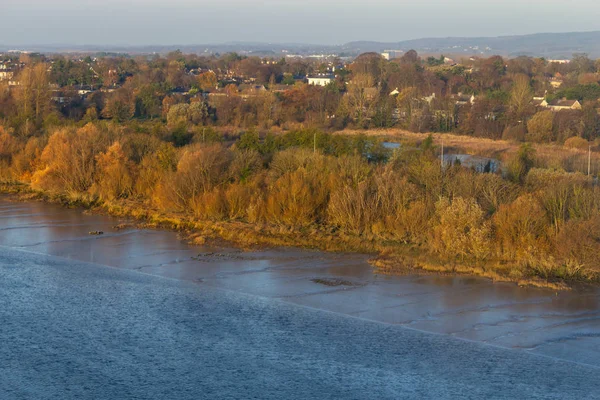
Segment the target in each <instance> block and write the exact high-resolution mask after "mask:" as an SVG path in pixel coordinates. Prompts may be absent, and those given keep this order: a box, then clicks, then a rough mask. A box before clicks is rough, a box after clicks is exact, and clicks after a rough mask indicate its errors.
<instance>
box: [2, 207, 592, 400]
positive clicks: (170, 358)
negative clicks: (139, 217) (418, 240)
mask: <svg viewBox="0 0 600 400" xmlns="http://www.w3.org/2000/svg"><path fill="white" fill-rule="evenodd" d="M126 222H127V221H122V220H117V219H115V218H110V217H106V216H98V215H85V214H84V213H82V211H81V210H77V209H64V208H62V207H60V206H56V205H49V204H44V203H39V202H25V203H20V202H10V201H5V200H1V199H0V246H1V247H0V273H1V274H2V279H0V282H1V283H0V300H1V304H2V305H1V310H0V326H1V327H2V328H1V329H2V330H1V331H0V340H2V343H3V344H2V347H1V351H0V361H2V365H1V366H0V370H1V371H2V377H0V394H2V393H3V391H4V393H5V394H7V393H8V394H10V396H9V397H8V398H82V397H86V396H87V397H89V398H147V397H154V398H199V396H200V394H201V393H204V394H205V397H207V398H214V397H215V396H216V397H227V396H230V397H231V398H252V397H255V398H290V397H294V396H293V395H294V394H296V395H297V396H296V397H299V398H319V397H321V398H330V397H340V398H367V397H372V398H399V397H402V396H409V397H425V398H430V397H438V398H440V397H442V398H443V397H461V398H467V397H472V398H489V397H498V398H534V397H539V398H569V397H570V398H600V390H599V389H598V388H597V381H598V378H600V291H599V290H597V289H590V290H586V291H569V292H561V293H556V292H554V291H550V290H547V289H531V288H519V287H517V286H515V285H513V284H493V283H491V282H490V281H488V280H485V279H477V278H468V277H442V276H426V277H424V276H415V277H411V276H408V277H389V276H377V275H375V274H374V273H373V272H372V269H371V267H370V266H369V264H368V263H367V258H368V257H367V256H365V255H353V254H330V253H322V252H313V251H304V250H296V249H275V250H261V251H254V252H243V251H241V250H239V249H235V248H223V247H214V246H210V245H207V246H200V247H197V246H194V247H191V246H188V245H187V244H186V243H185V242H183V241H182V240H180V239H179V238H178V237H177V234H176V233H173V232H166V231H158V230H143V229H137V228H135V225H127V224H125V225H124V226H123V225H122V224H123V223H126ZM118 225H121V226H118ZM92 231H99V232H103V234H102V235H90V234H89V233H90V232H92ZM109 267H116V268H109ZM140 272H142V273H144V274H140ZM152 275H156V276H152ZM164 278H175V279H164ZM298 306H301V307H298ZM320 310H322V311H320ZM323 311H328V313H325V312H323ZM382 323H383V324H382ZM407 328H410V329H407ZM428 332H430V333H436V334H441V335H432V334H430V333H428ZM63 349H64V351H63ZM169 371H170V372H169ZM169 374H170V376H169ZM103 382H104V383H108V384H104V385H102V383H103ZM168 382H171V383H168ZM173 382H177V385H173ZM53 385H54V386H53ZM102 386H104V387H106V388H107V389H106V390H107V391H106V392H105V393H102V389H101V387H102ZM67 387H68V388H69V390H70V392H69V395H67V396H64V392H63V393H62V394H63V396H61V388H63V389H64V388H67ZM168 388H170V390H171V392H170V393H172V394H173V395H167V393H169V392H167V390H168ZM160 390H164V391H165V392H164V393H163V395H164V396H161V395H160V393H161V392H160ZM119 391H121V392H119ZM203 391H204V392H203ZM117 393H122V394H124V395H123V396H118V395H116V394H117ZM239 393H244V395H243V396H240V395H239ZM246 393H247V394H248V395H246ZM236 394H238V395H236ZM319 394H321V395H319ZM19 396H21V397H19ZM0 397H1V396H0ZM200 397H202V396H200Z"/></svg>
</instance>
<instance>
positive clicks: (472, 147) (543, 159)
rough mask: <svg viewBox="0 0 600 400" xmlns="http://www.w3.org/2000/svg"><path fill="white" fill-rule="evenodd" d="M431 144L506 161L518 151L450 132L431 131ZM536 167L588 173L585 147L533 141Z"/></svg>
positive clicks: (400, 136) (597, 167)
mask: <svg viewBox="0 0 600 400" xmlns="http://www.w3.org/2000/svg"><path fill="white" fill-rule="evenodd" d="M335 134H339V135H358V134H364V135H367V136H375V137H380V138H382V139H385V140H390V141H398V142H402V143H409V144H412V145H418V144H420V143H421V142H422V141H423V140H424V139H425V138H426V137H427V136H428V135H429V134H428V133H414V132H409V131H405V130H402V129H392V128H390V129H371V130H350V129H346V130H343V131H338V132H335ZM431 135H432V137H433V141H434V144H435V145H436V146H440V145H441V144H442V141H443V143H444V148H445V149H446V151H447V152H455V153H465V154H472V155H477V156H482V157H492V158H497V159H499V160H500V161H506V160H508V159H509V158H510V157H511V156H513V155H514V154H515V153H517V151H518V150H519V147H520V143H515V142H511V141H507V140H493V139H485V138H477V137H472V136H464V135H453V134H449V133H431ZM533 147H534V148H535V150H536V158H537V163H538V164H539V165H538V166H539V167H545V168H553V169H561V168H562V169H564V170H566V171H568V172H577V171H578V172H583V173H586V172H587V162H588V149H582V148H569V147H565V146H562V145H558V144H534V145H533ZM599 150H600V149H598V147H597V146H593V147H592V160H591V161H592V174H594V175H598V173H600V152H599Z"/></svg>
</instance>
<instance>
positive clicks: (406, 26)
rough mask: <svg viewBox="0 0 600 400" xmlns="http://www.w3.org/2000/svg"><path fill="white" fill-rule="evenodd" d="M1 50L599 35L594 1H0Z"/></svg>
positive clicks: (599, 16) (599, 17)
mask: <svg viewBox="0 0 600 400" xmlns="http://www.w3.org/2000/svg"><path fill="white" fill-rule="evenodd" d="M0 16H1V17H0V44H4V45H28V44H75V45H93V44H100V45H105V44H109V45H110V44H112V45H140V44H204V43H223V42H229V41H261V42H302V43H315V44H342V43H345V42H349V41H353V40H377V41H400V40H405V39H414V38H422V37H440V36H441V37H445V36H498V35H511V34H523V33H536V32H568V31H590V30H600V23H599V22H598V21H600V2H599V0H577V1H575V0H491V1H490V0H415V1H403V0H361V1H358V0H345V1H339V0H321V1H317V0H262V1H254V0H212V1H206V0H162V1H158V0H0Z"/></svg>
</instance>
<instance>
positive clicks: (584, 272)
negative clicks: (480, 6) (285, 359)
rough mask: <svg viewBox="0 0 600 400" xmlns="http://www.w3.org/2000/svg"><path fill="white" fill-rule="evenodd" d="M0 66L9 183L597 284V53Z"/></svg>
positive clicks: (200, 224) (341, 245)
mask: <svg viewBox="0 0 600 400" xmlns="http://www.w3.org/2000/svg"><path fill="white" fill-rule="evenodd" d="M0 69H2V71H3V73H2V76H3V77H4V78H5V79H2V80H1V81H0V184H3V185H4V186H3V191H6V192H11V191H13V192H19V194H18V195H19V196H20V197H23V196H25V197H29V198H39V199H44V200H46V201H57V202H61V203H63V204H67V205H69V204H78V205H82V206H84V207H85V208H88V209H92V210H94V211H96V212H104V213H107V214H112V215H117V216H126V217H131V218H135V219H137V220H139V221H142V222H143V223H145V224H147V225H148V226H161V227H165V228H170V229H176V230H180V231H183V232H188V233H189V235H190V240H191V241H195V242H196V243H201V242H202V241H203V240H205V239H206V238H211V237H214V238H223V239H226V240H228V241H232V242H235V243H237V244H239V245H241V246H245V247H249V246H254V245H268V246H299V247H310V248H315V249H322V250H328V251H349V252H363V253H369V254H373V259H372V260H371V263H372V264H373V266H374V267H375V268H376V269H377V270H378V271H380V272H381V273H415V272H416V273H453V274H455V273H462V274H472V275H479V276H487V277H489V278H491V279H494V280H507V281H512V282H517V283H519V284H523V285H525V284H529V285H537V286H547V287H552V288H557V289H558V288H563V287H567V286H569V285H575V284H578V283H591V284H597V283H599V282H600V186H598V173H599V171H600V151H599V150H600V108H599V105H600V101H599V99H600V61H594V60H590V59H589V58H588V57H587V56H585V55H581V54H580V55H574V56H573V58H572V59H571V60H570V62H568V63H556V62H551V61H548V60H544V59H536V58H530V57H517V58H513V59H503V58H502V57H499V56H493V57H489V58H478V57H471V58H468V59H461V60H451V59H449V58H448V57H444V56H441V57H439V58H436V57H433V56H430V57H428V58H422V57H420V56H419V55H418V54H417V53H416V52H415V51H414V50H413V51H408V52H406V53H405V54H403V55H402V56H401V57H400V58H398V59H393V60H385V59H384V58H383V57H382V56H381V55H379V54H376V53H366V54H362V55H360V56H358V57H356V58H355V59H353V60H343V59H340V58H336V57H333V58H329V59H289V58H285V57H284V58H281V59H274V58H259V57H253V56H250V57H248V56H242V55H238V54H224V55H202V56H200V55H194V54H183V53H181V52H180V51H175V52H171V53H169V54H167V55H164V56H161V55H156V54H155V55H151V56H150V55H138V56H132V55H126V54H96V55H89V54H87V55H76V54H69V55H60V54H52V55H43V54H37V53H31V54H17V53H10V54H5V55H0ZM315 79H316V81H315ZM311 82H312V84H311ZM315 82H317V84H315ZM318 82H321V83H318ZM321 84H322V85H324V86H321ZM429 132H431V133H429ZM386 142H388V143H386ZM389 142H392V143H389ZM482 163H483V164H482Z"/></svg>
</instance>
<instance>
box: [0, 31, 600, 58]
mask: <svg viewBox="0 0 600 400" xmlns="http://www.w3.org/2000/svg"><path fill="white" fill-rule="evenodd" d="M19 47H20V48H21V49H23V50H27V51H39V52H44V53H52V52H60V53H64V52H89V53H94V52H119V53H130V54H148V53H167V52H169V51H173V50H176V49H180V50H181V51H183V52H185V53H197V54H216V53H220V54H223V53H230V52H237V53H240V54H244V55H260V56H271V57H279V56H285V55H291V54H297V55H303V56H307V55H319V54H326V55H327V54H336V55H339V56H349V57H352V56H356V55H358V54H361V53H366V52H371V51H374V52H377V53H381V52H383V51H384V50H403V51H408V50H411V49H414V50H416V51H418V52H419V53H433V54H440V53H443V54H446V55H460V54H464V55H469V56H470V55H482V56H490V55H494V54H498V55H502V56H507V57H517V56H521V55H526V56H533V57H546V58H551V59H566V58H571V57H572V55H573V54H574V53H587V54H588V55H589V56H590V57H592V58H600V31H596V32H570V33H537V34H533V35H520V36H499V37H472V38H468V37H447V38H424V39H414V40H405V41H400V42H373V41H371V42H369V41H358V42H350V43H346V44H344V45H338V46H332V45H321V44H301V43H254V42H230V43H223V44H198V45H170V46H166V45H145V46H111V45H105V46H99V45H93V46H71V45H38V46H19ZM13 48H15V46H10V45H9V44H7V45H2V44H0V51H7V50H10V49H13Z"/></svg>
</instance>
